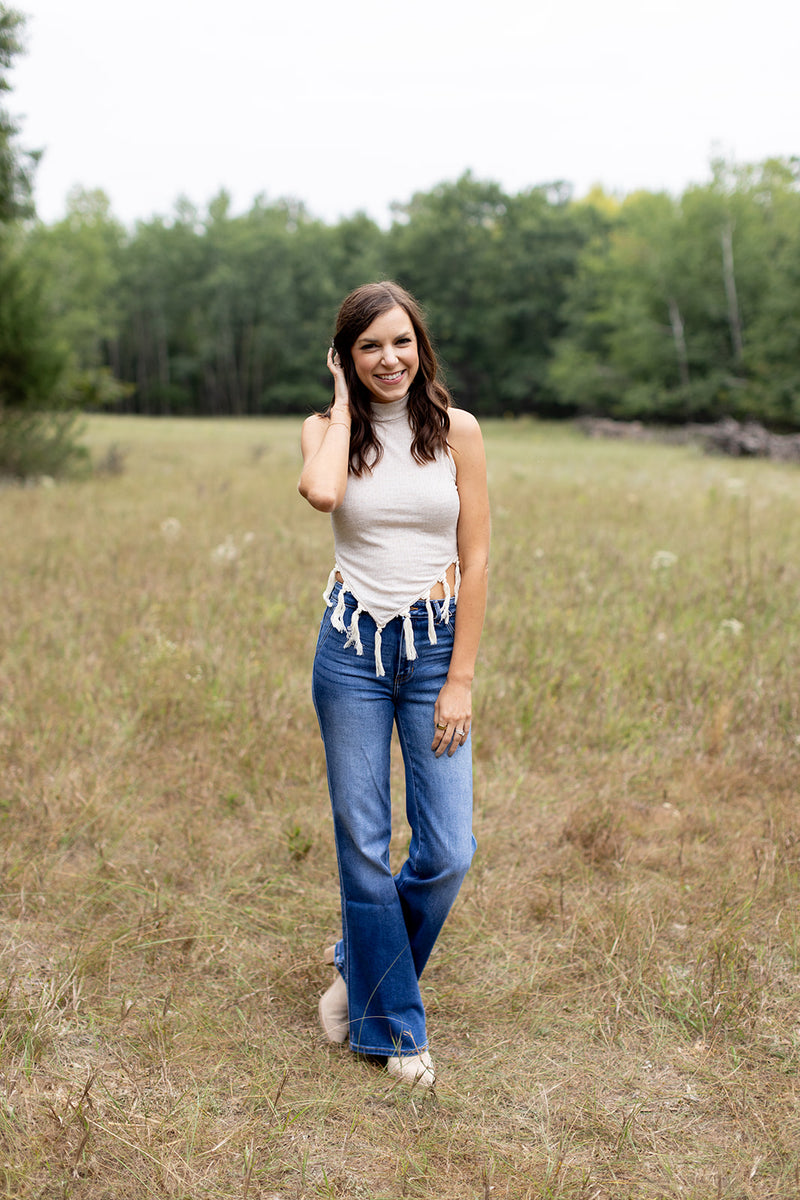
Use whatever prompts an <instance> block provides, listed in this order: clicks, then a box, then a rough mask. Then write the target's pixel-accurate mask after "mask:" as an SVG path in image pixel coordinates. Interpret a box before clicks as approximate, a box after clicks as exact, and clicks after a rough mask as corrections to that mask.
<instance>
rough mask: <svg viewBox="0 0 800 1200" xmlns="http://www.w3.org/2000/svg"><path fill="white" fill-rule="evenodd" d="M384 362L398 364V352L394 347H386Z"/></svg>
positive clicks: (384, 349)
mask: <svg viewBox="0 0 800 1200" xmlns="http://www.w3.org/2000/svg"><path fill="white" fill-rule="evenodd" d="M383 361H384V362H385V363H396V362H397V361H398V358H397V352H396V350H395V348H394V346H384V348H383Z"/></svg>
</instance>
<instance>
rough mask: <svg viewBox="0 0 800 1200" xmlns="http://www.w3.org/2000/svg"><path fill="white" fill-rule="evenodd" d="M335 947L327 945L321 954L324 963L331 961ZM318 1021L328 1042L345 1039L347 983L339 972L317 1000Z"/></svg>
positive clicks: (346, 1031) (340, 1041)
mask: <svg viewBox="0 0 800 1200" xmlns="http://www.w3.org/2000/svg"><path fill="white" fill-rule="evenodd" d="M334 949H335V947H333V946H329V947H328V949H327V950H326V951H325V954H324V955H323V957H324V959H325V962H326V963H332V962H333V951H334ZM319 1022H320V1025H321V1026H322V1032H323V1033H324V1034H325V1037H326V1038H327V1040H328V1041H329V1042H333V1043H334V1044H335V1045H341V1043H342V1042H346V1041H347V1035H348V1032H349V1029H350V1021H349V1017H348V1012H347V985H346V983H345V981H344V980H343V979H342V977H341V975H340V974H339V972H338V971H337V972H336V978H335V979H334V981H333V983H332V984H331V986H330V987H329V988H328V990H327V992H324V993H323V995H322V997H321V999H320V1002H319Z"/></svg>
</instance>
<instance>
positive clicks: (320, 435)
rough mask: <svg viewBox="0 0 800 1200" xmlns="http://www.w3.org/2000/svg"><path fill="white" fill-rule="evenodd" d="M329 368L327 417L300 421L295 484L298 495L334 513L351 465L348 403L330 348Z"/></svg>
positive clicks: (313, 505)
mask: <svg viewBox="0 0 800 1200" xmlns="http://www.w3.org/2000/svg"><path fill="white" fill-rule="evenodd" d="M328 369H329V370H330V372H331V374H332V375H333V378H334V380H335V387H334V396H333V407H332V408H331V412H330V417H323V416H321V415H320V414H316V415H315V416H313V417H308V418H307V419H306V420H305V421H304V422H303V432H302V435H301V438H300V447H301V449H302V451H303V471H302V474H301V475H300V482H299V483H298V485H297V490H298V491H299V492H300V495H301V496H304V497H305V499H306V500H307V501H308V503H309V504H310V505H311V507H312V508H316V509H319V511H320V512H333V511H334V509H337V508H338V507H339V505H340V504H341V503H342V501H343V500H344V494H345V492H346V490H347V472H348V468H349V465H350V402H349V397H348V394H347V384H346V383H345V378H344V372H343V371H342V368H341V367H340V366H339V360H338V358H334V355H333V350H330V351H329V352H328Z"/></svg>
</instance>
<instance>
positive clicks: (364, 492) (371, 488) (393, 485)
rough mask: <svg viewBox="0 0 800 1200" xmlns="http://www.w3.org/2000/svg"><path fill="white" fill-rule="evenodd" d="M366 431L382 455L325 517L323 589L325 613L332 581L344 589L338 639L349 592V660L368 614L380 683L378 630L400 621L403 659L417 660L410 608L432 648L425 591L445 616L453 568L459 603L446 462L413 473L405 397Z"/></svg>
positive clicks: (454, 495)
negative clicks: (439, 592)
mask: <svg viewBox="0 0 800 1200" xmlns="http://www.w3.org/2000/svg"><path fill="white" fill-rule="evenodd" d="M372 420H373V428H374V429H375V431H376V434H377V437H378V439H379V440H380V442H381V445H382V446H383V455H382V457H381V460H380V462H378V463H377V464H376V466H375V467H374V468H373V470H372V471H371V472H369V471H365V472H364V474H363V475H362V476H360V477H357V476H354V475H351V476H350V477H349V478H348V481H347V491H346V493H345V498H344V501H343V503H342V504H341V505H340V506H339V508H337V509H336V511H335V512H333V513H332V514H331V522H332V524H333V536H334V542H335V546H336V562H335V564H334V567H333V570H332V571H331V574H330V577H329V579H328V586H327V587H326V589H325V593H324V596H325V602H326V604H328V606H329V607H330V606H331V605H332V601H331V599H330V596H331V592H332V591H333V586H334V582H335V579H336V573H337V571H338V573H339V574H340V575H341V577H342V579H343V581H344V583H343V586H342V588H341V590H340V592H339V603H338V604H337V606H336V609H335V611H334V613H333V616H332V618H331V619H332V622H333V625H334V628H336V629H338V630H339V631H340V632H345V624H344V612H345V602H344V598H345V595H346V593H347V592H350V593H351V595H353V596H354V597H355V599H356V601H357V605H358V607H357V608H356V611H355V614H354V616H353V618H352V620H351V622H350V626H349V628H348V629H347V633H348V635H349V636H348V640H347V643H346V644H347V645H350V646H353V647H354V649H355V652H356V654H363V652H364V649H363V645H362V642H361V637H360V634H359V630H358V618H359V616H360V614H361V613H362V612H366V613H369V615H370V616H371V617H372V619H373V620H374V622H375V624H376V626H377V632H376V634H375V670H376V672H377V674H378V675H383V674H384V670H383V663H382V662H381V655H380V645H381V630H382V629H384V628H385V627H386V625H388V623H389V622H390V621H391V620H393V619H394V618H395V617H403V618H404V621H405V634H406V652H407V654H408V657H409V658H410V659H414V658H416V656H417V655H416V649H415V647H414V635H413V632H412V629H411V618H410V616H409V609H410V606H411V605H412V604H413V603H414V601H415V600H424V601H426V603H427V606H428V637H429V639H430V641H431V643H432V644H434V645H435V643H436V631H435V626H434V618H433V608H432V605H431V603H430V594H431V589H432V588H433V587H434V586H435V585H436V584H437V583H441V584H443V585H444V590H445V601H446V603H445V610H444V613H443V617H442V619H443V620H447V618H448V615H449V601H450V599H451V596H450V588H449V585H448V582H447V569H448V567H450V566H451V564H453V563H455V564H456V586H455V593H454V596H453V598H455V597H457V595H458V586H459V570H458V544H457V540H456V527H457V525H458V514H459V499H458V489H457V487H456V468H455V463H454V462H453V459H452V456H451V455H450V454H449V453H447V452H444V453H440V454H438V455H437V457H436V459H435V460H434V461H433V462H431V463H424V464H422V465H420V464H419V463H417V462H416V460H415V459H414V458H413V457H412V454H411V443H412V441H413V432H412V430H411V426H410V424H409V421H408V397H407V396H404V397H403V398H402V399H401V400H393V401H391V402H390V403H388V404H373V405H372Z"/></svg>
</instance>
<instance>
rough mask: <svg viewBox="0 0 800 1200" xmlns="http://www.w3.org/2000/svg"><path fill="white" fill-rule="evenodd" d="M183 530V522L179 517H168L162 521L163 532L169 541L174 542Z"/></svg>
mask: <svg viewBox="0 0 800 1200" xmlns="http://www.w3.org/2000/svg"><path fill="white" fill-rule="evenodd" d="M180 531H181V523H180V521H179V520H178V518H177V517H166V518H165V519H164V520H163V521H162V522H161V532H162V533H163V535H164V539H165V540H166V541H168V542H174V541H175V539H176V538H177V537H178V535H179V534H180Z"/></svg>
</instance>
